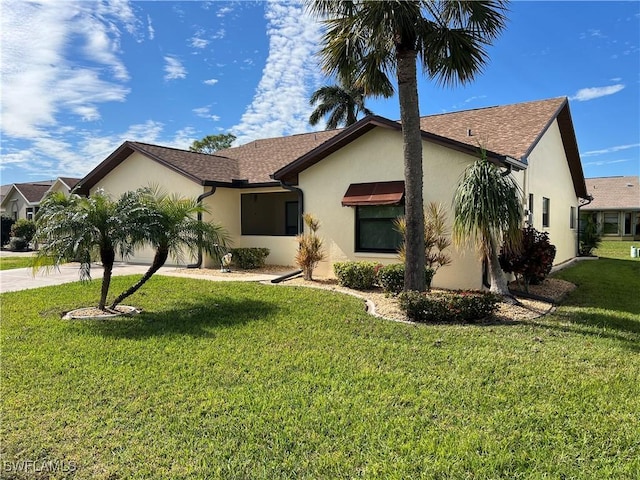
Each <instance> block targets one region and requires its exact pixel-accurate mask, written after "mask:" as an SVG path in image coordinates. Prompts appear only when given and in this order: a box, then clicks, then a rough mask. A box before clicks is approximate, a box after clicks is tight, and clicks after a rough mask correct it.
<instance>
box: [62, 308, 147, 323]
mask: <svg viewBox="0 0 640 480" xmlns="http://www.w3.org/2000/svg"><path fill="white" fill-rule="evenodd" d="M115 310H116V311H115V312H114V311H113V310H110V311H103V310H100V309H98V308H96V307H85V308H77V309H76V310H71V311H70V312H67V313H66V314H65V315H64V316H63V317H62V318H63V320H105V319H107V318H114V317H130V316H133V315H137V314H139V313H140V312H141V310H139V309H137V308H136V307H132V306H130V305H118V306H117V307H116V308H115Z"/></svg>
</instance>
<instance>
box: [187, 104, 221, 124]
mask: <svg viewBox="0 0 640 480" xmlns="http://www.w3.org/2000/svg"><path fill="white" fill-rule="evenodd" d="M192 112H193V113H195V114H196V116H198V117H200V118H207V119H210V120H213V121H214V122H218V121H219V120H220V116H218V115H212V114H211V106H210V105H207V106H206V107H198V108H194V109H193V110H192Z"/></svg>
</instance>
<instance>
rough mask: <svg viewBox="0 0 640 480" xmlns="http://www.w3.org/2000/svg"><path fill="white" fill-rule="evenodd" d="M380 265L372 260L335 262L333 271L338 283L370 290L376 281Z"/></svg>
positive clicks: (356, 288) (357, 288)
mask: <svg viewBox="0 0 640 480" xmlns="http://www.w3.org/2000/svg"><path fill="white" fill-rule="evenodd" d="M378 268H380V265H379V264H377V263H374V262H336V263H334V264H333V271H334V273H335V274H336V277H338V283H339V284H340V285H341V286H343V287H347V288H353V289H355V290H371V289H372V288H373V286H374V285H375V283H376V273H377V270H378Z"/></svg>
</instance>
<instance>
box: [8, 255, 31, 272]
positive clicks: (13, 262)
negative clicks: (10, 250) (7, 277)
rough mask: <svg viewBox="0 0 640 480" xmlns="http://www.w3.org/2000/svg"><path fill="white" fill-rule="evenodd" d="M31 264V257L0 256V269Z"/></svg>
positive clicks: (10, 268)
mask: <svg viewBox="0 0 640 480" xmlns="http://www.w3.org/2000/svg"><path fill="white" fill-rule="evenodd" d="M32 266H33V257H31V256H29V257H0V270H12V269H14V268H28V267H32Z"/></svg>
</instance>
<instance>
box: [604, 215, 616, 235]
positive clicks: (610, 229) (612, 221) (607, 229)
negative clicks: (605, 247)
mask: <svg viewBox="0 0 640 480" xmlns="http://www.w3.org/2000/svg"><path fill="white" fill-rule="evenodd" d="M603 217H604V218H603V222H602V223H603V225H602V233H604V234H605V235H618V234H619V230H618V224H619V221H620V219H619V217H618V212H605V213H604V215H603Z"/></svg>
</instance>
